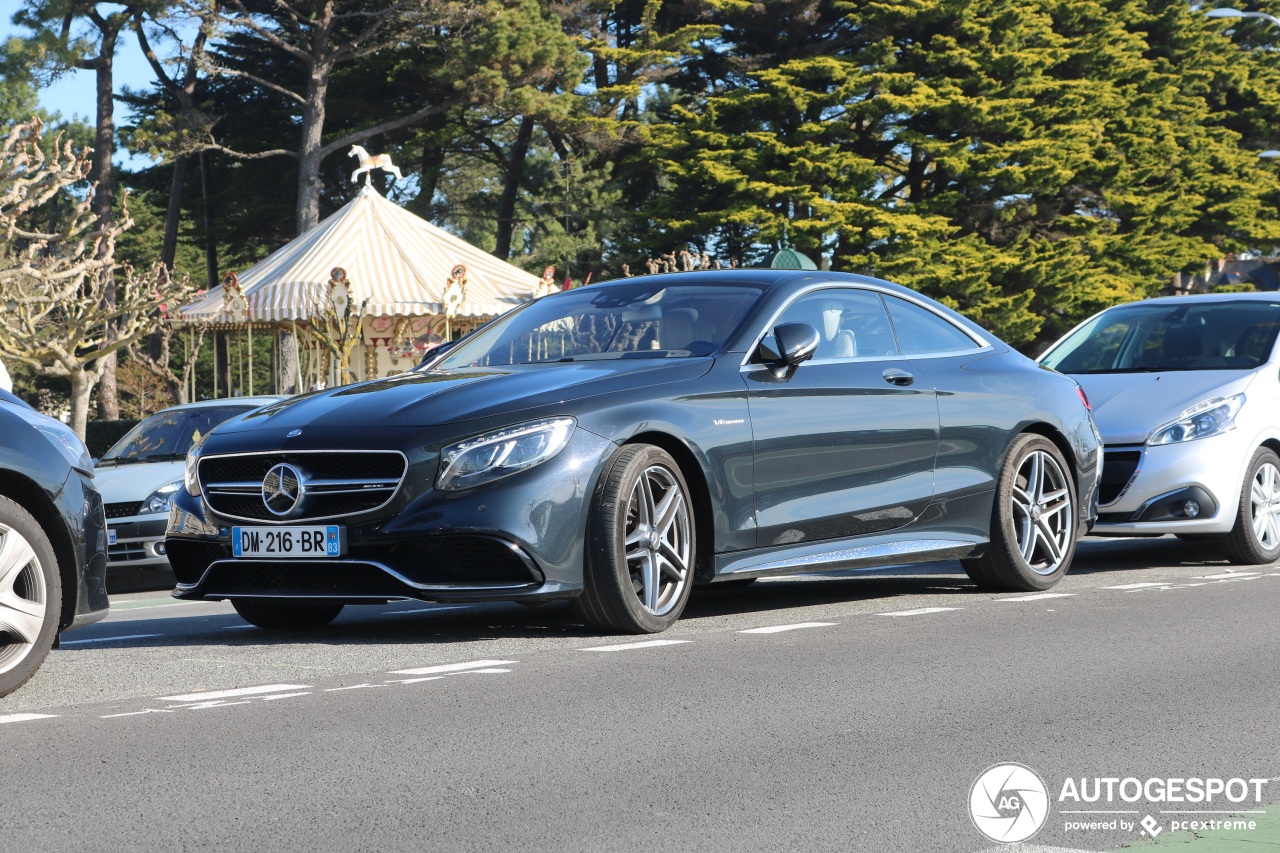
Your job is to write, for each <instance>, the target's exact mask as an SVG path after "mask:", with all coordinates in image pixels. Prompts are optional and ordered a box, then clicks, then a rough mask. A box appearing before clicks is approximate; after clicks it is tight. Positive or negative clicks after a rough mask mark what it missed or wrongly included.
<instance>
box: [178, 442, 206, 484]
mask: <svg viewBox="0 0 1280 853" xmlns="http://www.w3.org/2000/svg"><path fill="white" fill-rule="evenodd" d="M207 437H208V433H205V434H204V435H202V436H200V437H199V438H198V439H196V440H195V441H193V442H192V443H191V449H190V450H188V451H187V462H186V466H185V467H184V468H183V469H182V483H183V485H184V486H186V489H187V494H189V495H191V497H193V498H198V497H200V480H199V479H198V478H197V477H196V463H197V462H199V461H200V448H202V447H204V440H205V438H207Z"/></svg>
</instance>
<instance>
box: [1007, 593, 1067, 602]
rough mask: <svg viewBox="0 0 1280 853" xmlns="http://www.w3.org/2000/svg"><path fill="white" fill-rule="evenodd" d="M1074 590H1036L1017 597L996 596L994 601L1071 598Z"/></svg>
mask: <svg viewBox="0 0 1280 853" xmlns="http://www.w3.org/2000/svg"><path fill="white" fill-rule="evenodd" d="M1073 595H1075V593H1074V592H1037V593H1036V594H1034V595H1020V596H1018V597H1017V598H997V599H996V601H1043V600H1045V599H1046V598H1071V597H1072V596H1073Z"/></svg>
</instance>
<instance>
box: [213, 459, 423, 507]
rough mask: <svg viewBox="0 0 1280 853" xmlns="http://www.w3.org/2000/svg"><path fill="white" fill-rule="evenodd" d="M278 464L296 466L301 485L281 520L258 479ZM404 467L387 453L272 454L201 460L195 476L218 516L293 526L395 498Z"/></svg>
mask: <svg viewBox="0 0 1280 853" xmlns="http://www.w3.org/2000/svg"><path fill="white" fill-rule="evenodd" d="M280 463H288V464H290V465H292V466H294V467H295V468H297V469H298V471H300V472H301V473H302V475H303V484H304V487H305V494H304V497H303V498H302V500H301V501H300V503H299V505H298V507H297V508H295V509H294V510H293V511H292V512H290V513H289V514H287V515H284V516H280V515H276V514H275V513H273V512H271V511H270V510H269V509H267V507H266V505H265V504H264V503H263V500H262V481H263V479H264V478H265V477H266V475H267V472H268V471H270V470H271V469H272V468H273V467H274V466H276V465H278V464H280ZM406 468H407V462H406V461H405V458H404V456H403V454H400V453H396V452H392V451H292V452H287V453H285V452H279V451H277V452H274V453H247V454H240V455H236V456H211V457H207V458H204V459H201V460H200V464H199V478H200V487H201V489H202V491H203V492H204V496H205V501H206V502H207V503H208V505H209V507H210V508H211V509H213V511H214V512H216V513H218V514H219V515H224V516H227V517H230V518H240V519H245V520H249V521H271V522H278V523H293V522H297V521H302V520H306V519H316V518H336V517H339V516H347V515H355V514H357V513H361V512H369V511H370V510H374V509H378V508H379V507H382V506H384V505H386V504H387V503H388V502H389V501H390V500H391V498H392V496H394V495H395V493H396V489H398V488H399V487H400V483H401V481H402V480H403V479H404V474H405V470H406Z"/></svg>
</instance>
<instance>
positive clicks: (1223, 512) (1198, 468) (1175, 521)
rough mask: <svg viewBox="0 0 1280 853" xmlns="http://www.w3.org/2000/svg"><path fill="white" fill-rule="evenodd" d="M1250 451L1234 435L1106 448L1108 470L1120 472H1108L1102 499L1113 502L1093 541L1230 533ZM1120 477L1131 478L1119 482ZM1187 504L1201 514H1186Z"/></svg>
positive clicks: (1102, 511) (1103, 510)
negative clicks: (1109, 467) (1178, 534)
mask: <svg viewBox="0 0 1280 853" xmlns="http://www.w3.org/2000/svg"><path fill="white" fill-rule="evenodd" d="M1251 451H1252V445H1251V444H1250V443H1248V442H1245V441H1242V440H1241V437H1240V434H1239V433H1238V432H1236V431H1232V432H1228V433H1225V434H1223V435H1217V436H1213V437H1212V438H1205V439H1201V440H1199V441H1188V442H1184V443H1181V444H1166V445H1158V446H1154V447H1149V446H1146V445H1131V446H1119V445H1108V446H1107V448H1106V455H1107V461H1106V462H1104V466H1106V465H1108V464H1110V465H1112V466H1116V467H1113V468H1112V470H1111V472H1108V471H1107V470H1106V469H1105V467H1104V477H1105V478H1106V479H1107V480H1108V490H1107V493H1106V494H1104V495H1103V497H1104V499H1106V498H1109V499H1110V500H1109V502H1107V503H1103V504H1100V505H1099V507H1098V510H1099V512H1098V521H1097V524H1096V525H1094V529H1093V533H1094V535H1096V536H1126V535H1127V536H1157V535H1160V534H1164V533H1227V532H1228V531H1230V530H1231V528H1232V526H1233V525H1234V524H1235V520H1236V510H1237V509H1238V506H1239V500H1240V486H1241V477H1242V476H1243V470H1244V466H1245V464H1246V463H1247V461H1248V456H1249V454H1250V453H1251ZM1121 465H1123V467H1122V468H1120V467H1119V466H1121ZM1130 468H1132V469H1133V470H1132V473H1131V474H1130V473H1129V469H1130ZM1117 471H1119V472H1120V473H1122V474H1127V476H1123V477H1117V476H1116V474H1117ZM1188 501H1192V502H1194V504H1195V505H1196V506H1198V508H1199V509H1198V511H1197V512H1195V513H1194V514H1190V513H1188V512H1187V511H1186V510H1185V509H1184V507H1185V506H1186V505H1187V503H1188Z"/></svg>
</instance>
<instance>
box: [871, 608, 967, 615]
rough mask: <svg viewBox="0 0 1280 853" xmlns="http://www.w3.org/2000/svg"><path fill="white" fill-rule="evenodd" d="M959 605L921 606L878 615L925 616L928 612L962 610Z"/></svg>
mask: <svg viewBox="0 0 1280 853" xmlns="http://www.w3.org/2000/svg"><path fill="white" fill-rule="evenodd" d="M960 609H961V608H959V607H921V608H920V609H919V610H895V611H893V612H892V613H877V614H876V615H877V616H924V615H925V614H928V613H946V612H947V611H948V610H960Z"/></svg>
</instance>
